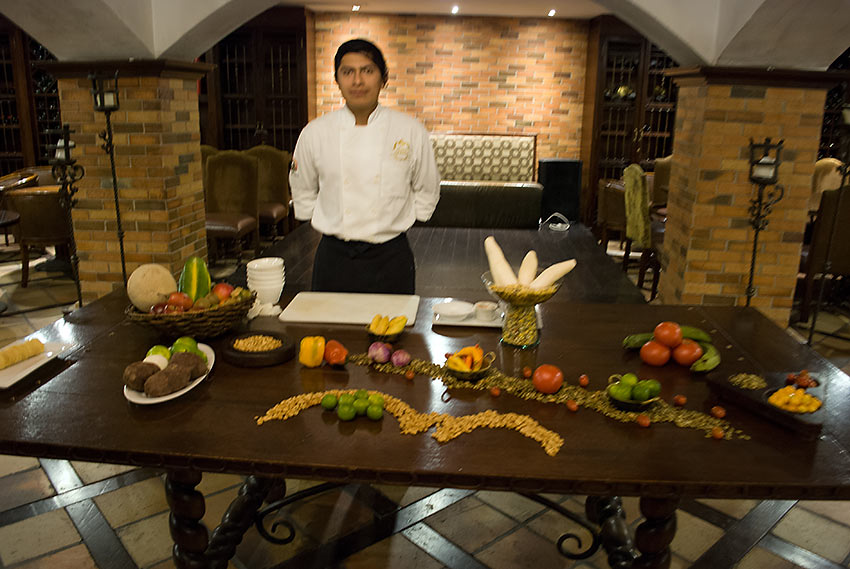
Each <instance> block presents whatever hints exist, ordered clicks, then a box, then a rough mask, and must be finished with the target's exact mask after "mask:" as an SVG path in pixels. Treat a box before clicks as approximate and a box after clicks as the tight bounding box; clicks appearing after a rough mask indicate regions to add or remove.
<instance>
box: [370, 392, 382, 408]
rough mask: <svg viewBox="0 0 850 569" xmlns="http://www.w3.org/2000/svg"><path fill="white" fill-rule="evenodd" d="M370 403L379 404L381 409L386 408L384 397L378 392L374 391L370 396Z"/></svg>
mask: <svg viewBox="0 0 850 569" xmlns="http://www.w3.org/2000/svg"><path fill="white" fill-rule="evenodd" d="M369 405H377V406H378V407H380V408H381V409H383V408H384V398H383V397H382V396H380V395H378V394H377V393H373V394H372V395H370V396H369Z"/></svg>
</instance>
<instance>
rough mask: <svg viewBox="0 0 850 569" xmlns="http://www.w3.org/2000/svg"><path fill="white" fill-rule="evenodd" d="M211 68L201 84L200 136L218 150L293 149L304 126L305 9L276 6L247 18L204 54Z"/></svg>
mask: <svg viewBox="0 0 850 569" xmlns="http://www.w3.org/2000/svg"><path fill="white" fill-rule="evenodd" d="M204 59H205V61H207V62H211V63H215V64H216V65H217V69H216V71H214V72H213V73H211V74H210V75H208V76H207V78H206V79H205V80H204V81H203V82H202V84H201V100H200V103H201V106H202V113H201V114H202V116H203V115H204V114H206V121H205V124H203V125H202V130H201V137H202V140H203V142H204V143H205V144H210V145H212V146H215V147H216V148H220V149H235V150H242V149H245V148H250V147H251V146H254V145H255V144H257V142H259V140H258V135H257V130H258V127H262V129H263V130H264V131H265V133H264V136H265V137H266V142H267V143H268V144H270V145H272V146H275V147H277V148H280V149H282V150H288V151H290V152H291V151H292V150H293V149H294V148H295V142H296V141H297V140H298V134H299V133H300V132H301V129H302V128H304V125H306V124H307V52H306V12H305V11H304V9H303V8H287V7H276V8H272V9H270V10H267V11H266V12H263V13H262V14H261V15H260V16H258V17H256V18H254V19H253V20H251V21H249V22H248V23H246V24H245V25H243V26H242V27H241V28H239V29H237V30H236V31H234V32H233V33H231V34H230V35H228V36H227V37H226V38H224V39H223V40H221V41H220V42H218V44H216V45H215V46H214V47H213V48H212V49H211V50H210V51H208V52H207V53H206V54H205V57H204Z"/></svg>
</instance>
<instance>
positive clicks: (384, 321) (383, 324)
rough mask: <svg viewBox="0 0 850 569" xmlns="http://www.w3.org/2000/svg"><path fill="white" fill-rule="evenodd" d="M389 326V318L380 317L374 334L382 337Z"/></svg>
mask: <svg viewBox="0 0 850 569" xmlns="http://www.w3.org/2000/svg"><path fill="white" fill-rule="evenodd" d="M389 325H390V317H389V316H381V321H380V322H378V327H377V328H376V331H375V333H376V334H378V335H379V336H384V335H386V333H387V328H388V327H389Z"/></svg>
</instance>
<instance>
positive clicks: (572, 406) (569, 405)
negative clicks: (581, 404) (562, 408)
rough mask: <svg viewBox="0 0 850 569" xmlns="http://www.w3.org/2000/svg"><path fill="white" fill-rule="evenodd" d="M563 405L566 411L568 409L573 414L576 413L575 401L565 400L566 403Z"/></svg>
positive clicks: (576, 405) (576, 404)
mask: <svg viewBox="0 0 850 569" xmlns="http://www.w3.org/2000/svg"><path fill="white" fill-rule="evenodd" d="M564 404H565V405H566V406H567V409H569V410H570V411H572V412H573V413H575V412H576V411H578V403H576V400H575V399H567V401H566V402H565V403H564Z"/></svg>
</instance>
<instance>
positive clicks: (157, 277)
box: [127, 263, 177, 312]
mask: <svg viewBox="0 0 850 569" xmlns="http://www.w3.org/2000/svg"><path fill="white" fill-rule="evenodd" d="M176 291H177V281H176V280H174V275H172V274H171V271H169V270H168V269H167V268H165V267H164V266H162V265H157V264H156V263H147V264H145V265H140V266H139V268H137V269H136V270H135V271H133V273H132V274H131V275H130V278H129V279H127V296H128V297H129V298H130V302H132V303H133V306H135V307H136V308H138V309H139V310H141V311H142V312H148V311H150V309H151V306H153V305H154V304H159V303H160V302H165V301H166V300H168V295H170V294H171V293H172V292H176Z"/></svg>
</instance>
